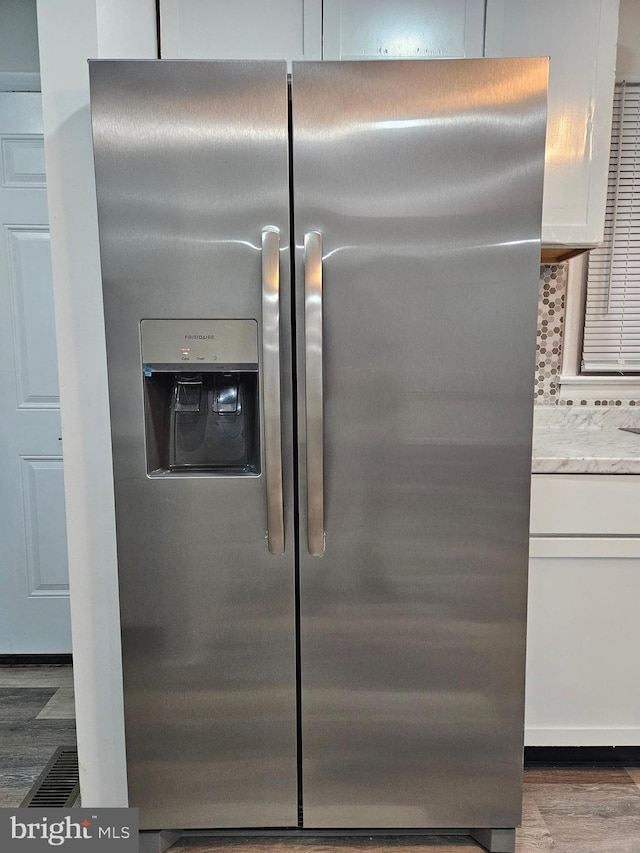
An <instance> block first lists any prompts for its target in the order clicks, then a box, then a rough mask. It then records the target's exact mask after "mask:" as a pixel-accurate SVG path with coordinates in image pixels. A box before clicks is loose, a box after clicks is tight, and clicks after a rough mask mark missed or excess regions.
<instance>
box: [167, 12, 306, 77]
mask: <svg viewBox="0 0 640 853" xmlns="http://www.w3.org/2000/svg"><path fill="white" fill-rule="evenodd" d="M160 47H161V54H162V58H163V59H286V60H287V62H288V63H289V68H290V67H291V62H292V61H300V60H319V59H322V0H271V2H269V3H265V2H264V0H233V2H232V3H230V2H229V0H160Z"/></svg>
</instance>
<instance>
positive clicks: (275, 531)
mask: <svg viewBox="0 0 640 853" xmlns="http://www.w3.org/2000/svg"><path fill="white" fill-rule="evenodd" d="M262 383H263V395H264V404H263V405H264V462H265V480H266V489H267V544H268V547H269V551H270V552H271V553H272V554H277V555H279V554H284V510H283V498H282V426H281V414H280V233H279V232H278V231H277V230H276V229H275V228H265V230H264V231H263V232H262Z"/></svg>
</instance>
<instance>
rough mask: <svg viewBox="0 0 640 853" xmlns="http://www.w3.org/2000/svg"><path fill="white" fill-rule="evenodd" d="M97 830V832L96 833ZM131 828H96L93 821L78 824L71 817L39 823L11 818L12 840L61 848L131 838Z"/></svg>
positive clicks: (42, 819) (43, 819) (40, 821)
mask: <svg viewBox="0 0 640 853" xmlns="http://www.w3.org/2000/svg"><path fill="white" fill-rule="evenodd" d="M96 830H97V831H96ZM129 834H130V831H129V827H128V826H119V827H117V834H116V828H115V827H112V826H94V824H93V823H92V821H90V820H87V819H86V818H85V819H84V820H83V821H82V822H81V823H78V822H77V821H74V820H72V819H71V817H70V816H67V817H65V818H63V820H58V821H50V820H49V819H48V818H46V817H42V818H41V819H40V820H39V821H38V822H34V823H23V822H22V821H19V820H18V819H17V818H16V817H15V816H14V815H12V816H11V839H12V840H13V841H22V840H25V839H30V840H32V841H33V840H38V841H46V842H47V844H50V845H51V846H52V847H59V846H60V845H61V844H64V843H65V841H71V840H73V841H75V840H78V839H87V840H88V839H90V838H129Z"/></svg>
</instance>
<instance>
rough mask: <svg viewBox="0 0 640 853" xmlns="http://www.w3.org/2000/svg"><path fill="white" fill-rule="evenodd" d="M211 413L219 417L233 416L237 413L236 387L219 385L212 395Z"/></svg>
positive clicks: (234, 384)
mask: <svg viewBox="0 0 640 853" xmlns="http://www.w3.org/2000/svg"><path fill="white" fill-rule="evenodd" d="M213 411H214V412H216V413H217V414H220V415H235V414H236V413H237V412H238V385H237V383H235V382H234V383H232V384H231V383H230V384H228V385H222V384H221V385H220V386H219V387H218V388H216V389H215V391H214V395H213Z"/></svg>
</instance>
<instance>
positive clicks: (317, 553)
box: [304, 231, 325, 557]
mask: <svg viewBox="0 0 640 853" xmlns="http://www.w3.org/2000/svg"><path fill="white" fill-rule="evenodd" d="M304 341H305V373H306V380H305V381H306V384H305V387H306V397H305V424H306V437H307V547H308V549H309V553H310V554H311V555H312V556H313V557H321V556H322V555H323V554H324V547H325V542H324V458H323V454H324V450H323V447H324V443H323V425H322V418H323V392H322V234H320V233H319V232H318V231H310V232H309V233H308V234H305V235H304Z"/></svg>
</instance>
